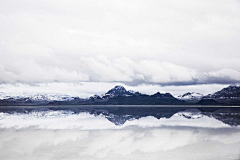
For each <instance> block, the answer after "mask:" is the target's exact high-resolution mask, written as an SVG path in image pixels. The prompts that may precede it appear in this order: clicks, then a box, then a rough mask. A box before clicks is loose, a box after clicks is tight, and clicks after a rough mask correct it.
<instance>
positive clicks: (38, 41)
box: [0, 0, 240, 85]
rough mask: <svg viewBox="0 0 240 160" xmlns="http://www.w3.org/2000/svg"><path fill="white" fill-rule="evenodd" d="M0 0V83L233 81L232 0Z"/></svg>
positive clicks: (235, 31)
mask: <svg viewBox="0 0 240 160" xmlns="http://www.w3.org/2000/svg"><path fill="white" fill-rule="evenodd" d="M0 4H1V5H0V6H1V7H0V11H1V12H0V23H1V28H0V34H1V38H0V73H1V76H0V83H12V84H14V83H18V82H19V83H28V84H34V83H51V82H67V83H69V82H70V83H72V82H73V83H77V82H113V83H115V82H118V83H125V84H129V85H139V84H144V83H146V84H158V85H159V84H160V85H194V84H214V83H219V84H230V83H232V84H233V83H239V82H240V80H239V77H240V76H239V72H240V70H239V68H240V65H239V61H240V57H239V47H238V44H239V42H240V39H239V37H240V35H239V33H240V31H239V27H237V26H239V25H240V21H239V18H238V17H236V15H239V14H240V9H239V3H238V2H237V1H230V2H226V1H224V0H221V1H215V0H214V1H211V2H209V1H206V0H204V1H199V2H197V1H194V2H191V1H188V0H186V1H183V2H182V1H174V2H173V1H168V2H159V1H156V0H153V1H151V3H149V2H147V1H141V2H139V1H131V2H127V1H120V0H117V1H108V0H106V1H101V2H95V1H88V2H84V3H83V2H75V1H71V2H65V1H48V0H46V1H43V2H41V3H39V2H37V1H29V0H24V1H21V3H20V2H19V1H15V0H14V1H11V2H10V1H8V2H0ZM223 72H224V73H223Z"/></svg>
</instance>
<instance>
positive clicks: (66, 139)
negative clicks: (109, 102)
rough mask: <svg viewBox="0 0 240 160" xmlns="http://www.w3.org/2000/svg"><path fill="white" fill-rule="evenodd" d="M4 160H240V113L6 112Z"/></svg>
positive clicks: (1, 140) (162, 109)
mask: <svg viewBox="0 0 240 160" xmlns="http://www.w3.org/2000/svg"><path fill="white" fill-rule="evenodd" d="M0 159H4V160H8V159H27V160H28V159H29V160H32V159H37V160H38V159H39V160H42V159H44V160H48V159H49V160H50V159H51V160H52V159H57V160H59V159H68V160H69V159H70V160H71V159H73V160H75V159H81V160H82V159H153V160H155V159H197V160H198V159H199V160H200V159H201V160H202V159H224V160H226V159H231V160H236V159H240V108H239V107H220V106H219V107H218V106H215V107H209V106H208V107H200V106H190V107H189V106H188V107H185V106H180V107H179V106H171V107H170V106H147V107H146V106H54V107H52V106H43V107H38V106H21V107H19V106H17V107H14V106H7V107H3V106H2V107H0Z"/></svg>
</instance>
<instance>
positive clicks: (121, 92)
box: [106, 85, 128, 96]
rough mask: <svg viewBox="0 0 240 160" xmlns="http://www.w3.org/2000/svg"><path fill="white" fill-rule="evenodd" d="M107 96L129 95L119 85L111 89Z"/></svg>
mask: <svg viewBox="0 0 240 160" xmlns="http://www.w3.org/2000/svg"><path fill="white" fill-rule="evenodd" d="M106 94H110V95H114V96H118V95H124V94H128V92H127V90H126V89H125V88H124V87H123V86H121V85H117V86H115V87H114V88H112V89H110V90H109V91H108V92H107V93H106Z"/></svg>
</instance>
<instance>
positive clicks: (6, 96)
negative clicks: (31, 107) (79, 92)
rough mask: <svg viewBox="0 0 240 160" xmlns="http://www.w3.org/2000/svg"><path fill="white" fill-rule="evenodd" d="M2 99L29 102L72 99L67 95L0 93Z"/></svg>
mask: <svg viewBox="0 0 240 160" xmlns="http://www.w3.org/2000/svg"><path fill="white" fill-rule="evenodd" d="M4 99H15V100H18V99H28V100H31V101H71V100H73V99H74V97H71V96H69V95H67V94H60V93H44V92H43V93H33V92H19V93H3V92H0V100H4Z"/></svg>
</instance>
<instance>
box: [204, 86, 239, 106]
mask: <svg viewBox="0 0 240 160" xmlns="http://www.w3.org/2000/svg"><path fill="white" fill-rule="evenodd" d="M202 99H203V100H207V99H208V100H209V99H212V100H214V101H216V102H218V103H221V104H223V105H240V86H237V85H230V86H228V87H226V88H223V89H221V90H220V91H217V92H215V93H213V94H209V95H207V96H204V97H202Z"/></svg>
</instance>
